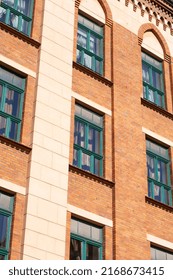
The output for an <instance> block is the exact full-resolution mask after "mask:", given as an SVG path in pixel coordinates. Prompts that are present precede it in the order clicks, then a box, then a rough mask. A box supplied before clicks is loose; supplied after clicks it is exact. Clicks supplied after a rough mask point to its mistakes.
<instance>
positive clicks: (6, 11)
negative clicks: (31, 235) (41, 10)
mask: <svg viewBox="0 0 173 280" xmlns="http://www.w3.org/2000/svg"><path fill="white" fill-rule="evenodd" d="M33 5H34V0H1V2H0V21H2V22H4V23H5V24H7V25H9V26H11V27H13V28H15V29H16V30H18V31H19V32H22V33H24V34H25V35H28V36H30V34H31V26H32V13H33Z"/></svg>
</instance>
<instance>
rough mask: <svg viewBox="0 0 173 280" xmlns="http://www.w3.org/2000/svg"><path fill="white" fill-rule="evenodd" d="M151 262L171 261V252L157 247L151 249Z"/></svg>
mask: <svg viewBox="0 0 173 280" xmlns="http://www.w3.org/2000/svg"><path fill="white" fill-rule="evenodd" d="M151 259H152V260H173V252H171V251H170V252H169V251H166V250H164V249H160V248H157V247H154V246H152V247H151Z"/></svg>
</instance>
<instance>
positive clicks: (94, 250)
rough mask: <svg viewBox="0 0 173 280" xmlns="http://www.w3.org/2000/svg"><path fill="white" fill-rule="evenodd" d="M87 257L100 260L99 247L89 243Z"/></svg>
mask: <svg viewBox="0 0 173 280" xmlns="http://www.w3.org/2000/svg"><path fill="white" fill-rule="evenodd" d="M86 259H87V260H99V248H98V247H96V246H93V245H91V244H87V252H86Z"/></svg>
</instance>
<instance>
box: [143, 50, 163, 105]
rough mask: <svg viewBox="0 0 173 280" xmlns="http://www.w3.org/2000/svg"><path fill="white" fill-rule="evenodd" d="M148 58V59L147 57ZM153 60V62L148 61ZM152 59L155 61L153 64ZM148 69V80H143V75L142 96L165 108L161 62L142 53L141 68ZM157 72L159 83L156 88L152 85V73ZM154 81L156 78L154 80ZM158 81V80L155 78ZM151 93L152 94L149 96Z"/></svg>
mask: <svg viewBox="0 0 173 280" xmlns="http://www.w3.org/2000/svg"><path fill="white" fill-rule="evenodd" d="M144 56H146V58H144ZM147 58H148V59H147ZM149 59H150V60H153V63H152V62H151V61H150V62H149ZM154 61H155V62H156V63H155V64H157V66H156V65H154ZM145 67H146V68H147V69H148V73H147V74H148V76H149V77H148V78H147V79H148V81H146V80H145V78H144V76H143V95H144V98H145V99H146V100H148V101H150V102H152V103H154V104H156V105H157V106H159V107H162V108H164V109H165V93H164V77H163V67H162V62H161V61H159V60H157V59H155V58H154V57H152V56H150V55H148V54H146V53H144V52H143V53H142V68H143V71H144V68H145ZM155 73H157V74H158V75H159V78H160V79H159V82H160V83H161V85H160V87H161V88H158V87H156V86H154V77H153V74H155ZM155 82H156V80H155ZM157 82H158V80H157ZM151 93H152V96H151Z"/></svg>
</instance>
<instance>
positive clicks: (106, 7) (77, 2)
mask: <svg viewBox="0 0 173 280" xmlns="http://www.w3.org/2000/svg"><path fill="white" fill-rule="evenodd" d="M81 1H82V0H75V7H76V8H79V6H80V3H81ZM97 1H98V2H99V4H100V6H101V7H102V9H103V11H104V13H105V17H106V24H107V25H112V12H111V9H110V7H109V5H108V3H107V1H106V0H97Z"/></svg>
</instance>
